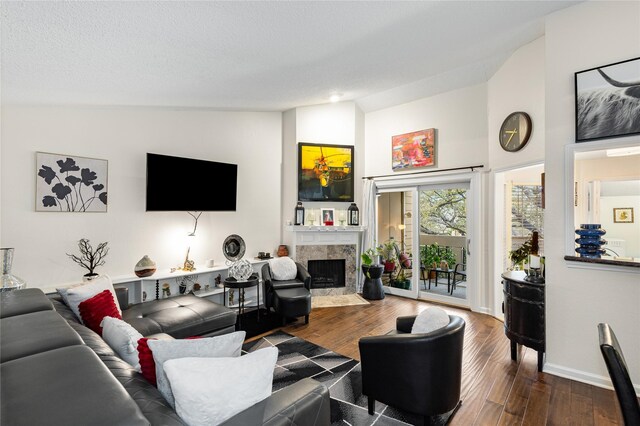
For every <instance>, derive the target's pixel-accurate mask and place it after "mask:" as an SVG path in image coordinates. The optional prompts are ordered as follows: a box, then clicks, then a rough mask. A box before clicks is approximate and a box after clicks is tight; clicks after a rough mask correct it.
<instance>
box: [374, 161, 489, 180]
mask: <svg viewBox="0 0 640 426" xmlns="http://www.w3.org/2000/svg"><path fill="white" fill-rule="evenodd" d="M483 167H484V165H483V164H481V165H479V166H466V167H453V168H451V169H438V170H424V171H421V172H410V173H398V174H395V175H378V176H364V177H363V178H362V179H375V178H385V177H398V176H409V175H423V174H428V173H440V172H454V171H456V170H467V169H471V171H472V172H473V171H474V170H473V169H481V168H483Z"/></svg>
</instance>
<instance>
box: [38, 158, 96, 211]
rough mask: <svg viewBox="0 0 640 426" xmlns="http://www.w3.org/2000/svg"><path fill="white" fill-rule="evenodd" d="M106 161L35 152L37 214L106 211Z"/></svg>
mask: <svg viewBox="0 0 640 426" xmlns="http://www.w3.org/2000/svg"><path fill="white" fill-rule="evenodd" d="M108 164H109V162H108V161H107V160H100V159H97V158H87V157H78V156H75V155H63V154H51V153H48V152H37V153H36V170H37V176H36V211H37V212H79V213H89V212H106V211H107V180H108V179H107V177H108Z"/></svg>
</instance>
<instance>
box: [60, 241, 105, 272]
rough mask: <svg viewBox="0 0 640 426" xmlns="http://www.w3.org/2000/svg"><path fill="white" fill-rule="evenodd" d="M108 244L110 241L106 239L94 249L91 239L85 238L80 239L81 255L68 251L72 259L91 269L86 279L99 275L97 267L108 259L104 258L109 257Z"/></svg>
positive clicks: (88, 269)
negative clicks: (96, 270)
mask: <svg viewBox="0 0 640 426" xmlns="http://www.w3.org/2000/svg"><path fill="white" fill-rule="evenodd" d="M107 244H109V243H108V242H106V241H105V242H104V243H100V244H98V246H97V247H96V248H95V250H94V249H93V247H92V246H91V243H90V242H89V240H88V239H87V238H83V239H81V240H80V241H78V249H79V250H80V256H76V255H75V254H69V253H67V256H69V257H70V258H71V260H73V261H74V262H76V263H77V264H78V265H80V266H82V267H83V268H85V269H86V270H87V271H89V272H87V273H86V274H84V279H85V280H86V281H90V280H92V279H94V278H95V277H97V276H98V274H97V273H96V272H95V269H96V268H97V267H98V266H102V265H104V264H105V262H106V261H105V260H104V258H105V257H107V254H108V253H109V248H108V247H107Z"/></svg>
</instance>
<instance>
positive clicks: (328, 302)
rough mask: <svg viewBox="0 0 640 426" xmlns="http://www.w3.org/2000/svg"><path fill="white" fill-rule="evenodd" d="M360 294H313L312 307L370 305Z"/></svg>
mask: <svg viewBox="0 0 640 426" xmlns="http://www.w3.org/2000/svg"><path fill="white" fill-rule="evenodd" d="M368 304H369V302H367V301H366V300H364V299H363V298H362V296H360V295H359V294H355V293H354V294H344V295H340V296H313V297H312V298H311V308H312V309H315V308H333V307H337V306H354V305H368Z"/></svg>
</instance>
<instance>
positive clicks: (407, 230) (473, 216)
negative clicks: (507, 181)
mask: <svg viewBox="0 0 640 426" xmlns="http://www.w3.org/2000/svg"><path fill="white" fill-rule="evenodd" d="M480 182H481V176H480V174H479V173H473V172H472V173H465V174H459V175H448V176H433V177H431V176H429V177H426V176H425V177H407V178H404V179H403V178H400V177H398V178H397V179H389V180H384V181H379V182H376V186H377V191H378V202H377V224H376V235H377V236H376V243H377V246H378V248H379V252H380V255H381V257H382V261H383V263H384V264H385V273H384V277H383V284H384V286H385V292H387V293H389V294H394V295H398V296H405V297H411V298H414V299H417V298H423V299H426V300H431V301H436V302H442V303H448V304H452V305H458V306H472V307H473V306H475V305H477V304H478V303H479V301H477V300H476V299H477V295H478V294H479V290H478V289H477V288H475V287H474V284H475V283H477V282H478V281H479V280H477V278H476V277H477V276H478V275H479V274H478V272H477V270H476V269H475V268H476V267H477V258H478V256H477V255H476V256H472V254H474V255H475V254H476V253H475V251H476V247H477V248H478V251H479V247H480V242H479V241H478V239H477V238H475V237H474V230H476V229H479V227H480V223H481V217H480V208H479V205H478V204H479V199H478V196H477V194H478V193H479V188H480V187H481V185H480ZM475 285H477V284H475Z"/></svg>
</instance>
